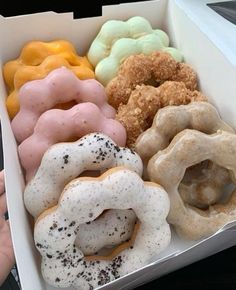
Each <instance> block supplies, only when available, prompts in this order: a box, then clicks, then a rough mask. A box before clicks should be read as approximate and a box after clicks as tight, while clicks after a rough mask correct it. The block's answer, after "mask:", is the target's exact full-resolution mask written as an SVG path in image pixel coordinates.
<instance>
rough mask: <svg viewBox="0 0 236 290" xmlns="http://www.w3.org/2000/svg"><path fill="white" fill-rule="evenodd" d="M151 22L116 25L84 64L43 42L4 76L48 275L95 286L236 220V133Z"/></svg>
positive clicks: (61, 44)
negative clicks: (176, 240)
mask: <svg viewBox="0 0 236 290" xmlns="http://www.w3.org/2000/svg"><path fill="white" fill-rule="evenodd" d="M168 46H169V38H168V36H167V34H166V33H165V32H164V31H162V30H160V29H153V28H152V26H151V25H150V23H149V22H148V21H147V20H146V19H144V18H143V17H140V16H135V17H132V18H130V19H128V20H127V21H120V20H109V21H107V22H105V23H104V24H103V26H102V27H101V29H100V31H99V33H98V34H97V36H96V38H95V39H94V40H93V41H92V42H91V45H90V48H89V50H88V52H87V55H86V56H84V57H81V56H79V55H78V54H77V51H76V49H75V48H74V46H73V45H72V44H71V43H70V42H68V41H65V40H55V41H51V42H40V41H33V42H30V43H28V44H26V45H25V46H24V47H23V49H22V51H21V53H20V56H19V57H18V58H17V59H15V60H12V61H9V62H7V63H6V64H5V65H4V67H3V75H4V79H5V82H6V86H7V87H8V89H9V96H8V97H7V100H6V106H7V109H8V113H9V117H10V119H11V126H12V130H13V133H14V136H15V138H16V141H17V143H18V153H19V158H20V162H21V165H22V168H23V170H24V176H25V182H26V187H25V190H24V203H25V207H26V209H27V211H28V212H29V213H30V214H31V215H32V216H33V217H34V219H35V225H34V240H35V246H36V248H37V250H38V251H39V252H40V254H41V256H42V260H41V272H42V275H43V278H44V279H45V281H46V282H47V283H49V284H50V285H52V286H54V287H60V288H62V287H70V286H73V287H74V288H77V289H94V288H97V287H99V286H101V285H104V284H106V283H109V282H110V281H112V280H114V279H117V278H119V277H122V276H124V275H126V274H129V273H131V272H132V271H135V270H138V269H140V268H142V267H143V266H145V265H147V264H148V263H150V262H151V261H153V260H156V259H158V255H159V254H160V253H161V252H163V251H164V250H165V249H167V247H168V245H169V243H170V241H171V231H170V228H171V227H172V228H173V229H174V230H175V231H176V232H177V233H178V235H179V236H180V237H181V238H183V239H192V240H196V239H200V238H202V237H205V236H209V235H211V234H212V233H215V232H216V231H217V230H218V229H220V228H221V227H222V226H223V225H225V224H226V223H228V222H230V221H233V220H235V218H236V217H235V208H236V207H235V202H234V199H235V193H234V192H232V191H231V192H229V193H227V194H226V191H225V188H226V187H227V186H229V185H230V186H231V185H232V183H233V182H234V180H235V174H236V159H235V158H236V154H235V153H236V152H234V151H235V149H234V148H235V146H234V142H236V139H235V134H234V130H233V129H232V128H231V127H230V126H229V125H228V124H226V123H225V122H224V121H223V120H221V118H220V116H219V113H218V112H217V110H216V108H215V107H214V106H213V105H211V104H210V103H208V102H207V97H206V96H205V95H204V94H203V93H201V92H200V91H199V90H198V79H197V74H196V72H195V71H194V70H193V69H192V68H191V67H190V66H189V65H188V64H186V63H184V62H182V61H183V56H182V54H181V52H179V51H178V50H177V49H175V48H172V47H168Z"/></svg>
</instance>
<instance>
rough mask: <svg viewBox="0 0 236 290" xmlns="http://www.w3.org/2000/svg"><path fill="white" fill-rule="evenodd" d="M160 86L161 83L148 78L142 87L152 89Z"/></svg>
mask: <svg viewBox="0 0 236 290" xmlns="http://www.w3.org/2000/svg"><path fill="white" fill-rule="evenodd" d="M160 84H161V81H158V80H156V79H154V78H150V79H148V80H147V81H145V82H144V85H146V86H152V87H156V88H157V87H159V86H160Z"/></svg>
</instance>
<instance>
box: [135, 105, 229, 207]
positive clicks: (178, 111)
mask: <svg viewBox="0 0 236 290" xmlns="http://www.w3.org/2000/svg"><path fill="white" fill-rule="evenodd" d="M187 128H189V129H195V130H198V131H201V132H204V133H206V134H212V133H215V132H216V131H217V130H224V131H228V132H234V131H233V129H232V128H231V127H230V126H229V125H228V124H226V123H225V122H224V121H223V120H221V118H220V116H219V114H218V112H217V110H216V108H215V107H214V106H213V105H211V104H209V103H207V102H192V103H190V104H188V105H180V106H168V107H165V108H162V109H160V110H159V111H158V112H157V113H156V115H155V118H154V121H153V124H152V127H151V128H149V129H147V130H146V131H145V132H144V133H142V134H141V135H140V136H139V138H138V139H137V141H136V144H135V151H136V152H137V153H138V154H139V155H140V157H141V158H142V160H143V162H144V172H145V176H144V177H145V179H148V175H147V173H146V170H145V169H146V166H147V163H148V161H149V159H150V158H151V157H152V156H153V155H154V154H156V153H157V152H158V151H160V150H163V149H164V148H166V147H167V146H168V145H169V143H170V141H171V140H172V139H173V138H174V136H175V135H176V134H177V133H179V132H181V131H182V130H184V129H187ZM189 171H190V170H187V173H188V172H189ZM192 171H193V170H192ZM196 172H197V173H198V174H197V176H195V178H194V179H192V180H191V183H181V184H180V189H179V191H180V194H181V196H182V198H183V199H184V201H185V202H188V203H189V204H192V205H196V206H198V207H205V206H208V205H210V204H214V203H215V202H216V201H217V200H219V198H220V196H221V187H222V186H223V185H224V184H226V183H228V182H229V174H228V172H227V170H226V169H224V168H222V167H220V166H218V165H216V164H214V165H212V163H211V162H210V163H209V165H208V166H206V168H203V170H201V168H200V167H197V168H195V169H194V173H196ZM203 176H204V177H203ZM216 176H217V177H218V178H217V179H216V178H215V177H216ZM206 185H207V186H206Z"/></svg>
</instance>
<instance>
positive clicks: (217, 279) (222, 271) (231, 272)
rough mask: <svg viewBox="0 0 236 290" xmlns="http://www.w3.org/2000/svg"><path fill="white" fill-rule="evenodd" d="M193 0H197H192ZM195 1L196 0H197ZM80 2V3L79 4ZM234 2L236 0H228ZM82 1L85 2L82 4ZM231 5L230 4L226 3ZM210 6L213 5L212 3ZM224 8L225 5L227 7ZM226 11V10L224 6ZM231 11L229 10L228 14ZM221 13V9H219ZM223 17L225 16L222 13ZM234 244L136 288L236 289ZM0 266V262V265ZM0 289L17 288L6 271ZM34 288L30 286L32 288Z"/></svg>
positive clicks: (31, 9)
mask: <svg viewBox="0 0 236 290" xmlns="http://www.w3.org/2000/svg"><path fill="white" fill-rule="evenodd" d="M196 1H197V0H196ZM198 1H199V0H198ZM125 2H135V1H129V0H127V1H122V0H121V1H116V0H115V1H114V0H113V1H112V0H110V1H100V0H86V1H85V2H81V1H78V0H77V1H73V0H68V1H58V0H57V1H54V0H51V1H50V2H45V3H43V2H42V1H38V2H32V3H31V5H32V6H29V5H26V4H24V3H23V2H22V1H17V2H9V3H8V4H10V5H11V6H8V4H7V3H5V4H4V7H1V6H3V5H2V3H1V4H0V14H1V15H3V16H15V15H21V14H30V13H36V12H43V11H55V12H72V11H73V12H74V17H75V18H81V17H92V16H99V15H101V6H102V5H109V4H118V3H125ZM82 3H83V5H82ZM231 3H233V4H234V6H235V3H236V1H231ZM85 5H86V6H85ZM230 5H231V4H230ZM212 7H213V6H212ZM217 9H218V11H217V12H218V13H219V14H221V15H222V11H223V10H220V12H221V13H220V12H219V5H217ZM227 9H228V8H227ZM227 14H229V10H227ZM230 15H231V14H230ZM223 16H224V13H223ZM226 18H227V17H226ZM1 148H2V146H1V143H0V156H1ZM0 168H3V161H2V158H0ZM235 260H236V247H232V248H230V249H227V250H224V251H222V252H220V253H218V254H216V255H214V256H211V257H209V258H206V259H204V260H202V261H200V262H197V263H194V264H192V265H190V266H187V267H185V268H183V269H181V270H178V271H176V272H173V273H171V274H169V275H166V276H164V277H162V278H159V279H158V280H155V281H153V282H150V283H148V284H146V285H143V286H140V287H138V288H136V289H138V290H146V289H159V290H168V289H183V290H185V289H192V290H195V289H196V290H197V289H201V290H205V289H206V290H208V289H214V290H215V289H216V290H217V289H223V290H228V289H232V290H233V289H236V267H235ZM0 267H1V265H0ZM0 289H1V290H12V289H18V288H17V287H16V283H15V282H14V280H13V279H12V276H10V275H9V277H8V280H7V281H6V283H5V284H4V285H3V286H2V287H0ZM32 290H34V289H32Z"/></svg>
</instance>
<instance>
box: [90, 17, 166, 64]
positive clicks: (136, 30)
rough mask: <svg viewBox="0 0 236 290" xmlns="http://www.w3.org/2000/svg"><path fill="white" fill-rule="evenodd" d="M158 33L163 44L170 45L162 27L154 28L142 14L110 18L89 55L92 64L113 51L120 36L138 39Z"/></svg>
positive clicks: (94, 41)
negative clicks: (121, 18) (122, 18)
mask: <svg viewBox="0 0 236 290" xmlns="http://www.w3.org/2000/svg"><path fill="white" fill-rule="evenodd" d="M150 33H155V34H157V35H158V36H159V37H160V39H161V41H162V43H163V45H164V46H168V45H169V37H168V35H167V34H166V33H165V32H164V31H162V30H160V29H152V26H151V24H150V22H149V21H148V20H147V19H145V18H144V17H141V16H134V17H131V18H129V19H128V20H127V21H121V20H108V21H106V22H105V23H104V24H103V25H102V27H101V29H100V31H99V33H98V34H97V36H96V38H95V39H94V40H93V42H92V44H91V46H90V48H89V51H88V54H87V57H88V59H89V61H90V62H91V64H92V65H93V66H94V67H96V65H97V64H98V63H99V62H100V61H101V60H103V59H104V58H106V57H107V56H108V55H109V54H110V51H111V48H112V45H113V44H114V43H115V42H116V41H117V40H118V39H120V38H132V39H137V38H140V37H141V36H144V35H146V34H150Z"/></svg>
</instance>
